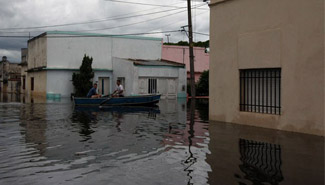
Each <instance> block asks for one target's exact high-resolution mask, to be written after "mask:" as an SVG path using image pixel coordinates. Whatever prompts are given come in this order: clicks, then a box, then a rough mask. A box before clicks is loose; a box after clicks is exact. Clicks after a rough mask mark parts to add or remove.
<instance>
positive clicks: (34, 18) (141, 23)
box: [0, 0, 209, 62]
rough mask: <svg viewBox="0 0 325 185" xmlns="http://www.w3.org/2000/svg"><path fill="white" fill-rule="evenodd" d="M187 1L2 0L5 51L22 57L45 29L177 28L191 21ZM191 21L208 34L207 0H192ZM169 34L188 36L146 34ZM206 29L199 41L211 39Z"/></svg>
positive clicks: (0, 48) (0, 49) (0, 40)
mask: <svg viewBox="0 0 325 185" xmlns="http://www.w3.org/2000/svg"><path fill="white" fill-rule="evenodd" d="M116 1H118V2H116ZM128 2H129V3H128ZM148 4H151V5H156V6H149V5H148ZM161 5H162V6H161ZM186 6H187V2H186V1H185V0H164V1H161V0H139V1H138V0H82V1H81V0H10V1H8V0H0V23H1V24H0V36H5V37H0V56H1V57H2V56H4V55H5V56H7V57H8V60H9V61H12V62H20V49H21V48H25V47H27V40H28V36H29V35H30V36H31V37H32V36H37V35H39V34H41V33H43V32H46V31H54V30H60V31H61V30H62V31H78V32H91V33H104V34H130V33H132V34H134V33H149V32H165V31H177V30H180V29H181V28H180V27H181V26H185V25H187V9H186ZM192 21H193V31H194V32H196V33H203V34H209V7H208V5H207V3H204V2H202V0H200V1H199V0H196V1H194V0H192ZM67 24H68V25H67ZM166 34H170V36H169V40H170V42H178V41H180V40H186V41H187V40H188V38H187V36H186V34H185V33H184V32H180V31H178V32H171V33H158V34H150V35H144V36H150V37H158V38H163V39H164V42H167V37H166V36H165V35H166ZM203 34H194V41H206V40H208V39H209V37H208V36H207V35H203ZM7 36H19V37H7ZM20 36H25V37H24V38H21V37H20Z"/></svg>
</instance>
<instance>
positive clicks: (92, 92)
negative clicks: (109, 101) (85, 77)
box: [87, 83, 102, 98]
mask: <svg viewBox="0 0 325 185" xmlns="http://www.w3.org/2000/svg"><path fill="white" fill-rule="evenodd" d="M100 97H102V96H101V95H100V94H97V83H94V86H93V87H92V88H91V89H90V90H89V92H88V94H87V98H100Z"/></svg>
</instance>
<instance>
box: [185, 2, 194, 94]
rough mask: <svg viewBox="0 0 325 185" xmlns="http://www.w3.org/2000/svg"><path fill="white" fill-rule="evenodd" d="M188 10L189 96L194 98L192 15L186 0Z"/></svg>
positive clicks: (189, 3) (189, 4)
mask: <svg viewBox="0 0 325 185" xmlns="http://www.w3.org/2000/svg"><path fill="white" fill-rule="evenodd" d="M187 12H188V39H189V45H190V48H189V49H190V82H191V96H192V98H195V79H194V54H193V33H192V15H191V0H187Z"/></svg>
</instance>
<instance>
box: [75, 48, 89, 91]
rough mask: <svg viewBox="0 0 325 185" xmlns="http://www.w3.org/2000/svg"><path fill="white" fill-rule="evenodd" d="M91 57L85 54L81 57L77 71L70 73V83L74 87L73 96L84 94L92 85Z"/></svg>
mask: <svg viewBox="0 0 325 185" xmlns="http://www.w3.org/2000/svg"><path fill="white" fill-rule="evenodd" d="M92 63H93V58H92V57H89V56H87V55H86V54H85V56H84V58H83V59H82V64H81V66H80V71H79V73H73V74H72V83H73V86H74V88H75V96H86V95H87V93H88V91H89V89H90V88H91V87H92V78H93V77H94V72H93V69H92V68H91V64H92Z"/></svg>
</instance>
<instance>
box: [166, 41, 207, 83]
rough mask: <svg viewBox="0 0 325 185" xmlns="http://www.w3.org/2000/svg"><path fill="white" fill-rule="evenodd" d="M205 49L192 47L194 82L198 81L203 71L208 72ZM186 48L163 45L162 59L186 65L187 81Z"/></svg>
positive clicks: (188, 75) (187, 52) (187, 54)
mask: <svg viewBox="0 0 325 185" xmlns="http://www.w3.org/2000/svg"><path fill="white" fill-rule="evenodd" d="M207 51H208V50H207V49H206V48H201V47H194V49H193V52H194V70H195V73H194V74H195V82H197V81H199V80H200V76H201V74H202V72H203V71H207V70H209V53H208V52H207ZM189 55H190V54H189V47H188V46H175V45H163V47H162V59H163V60H169V61H174V62H177V63H180V64H185V65H186V71H187V79H188V81H189V80H190V62H189V61H190V60H189Z"/></svg>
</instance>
